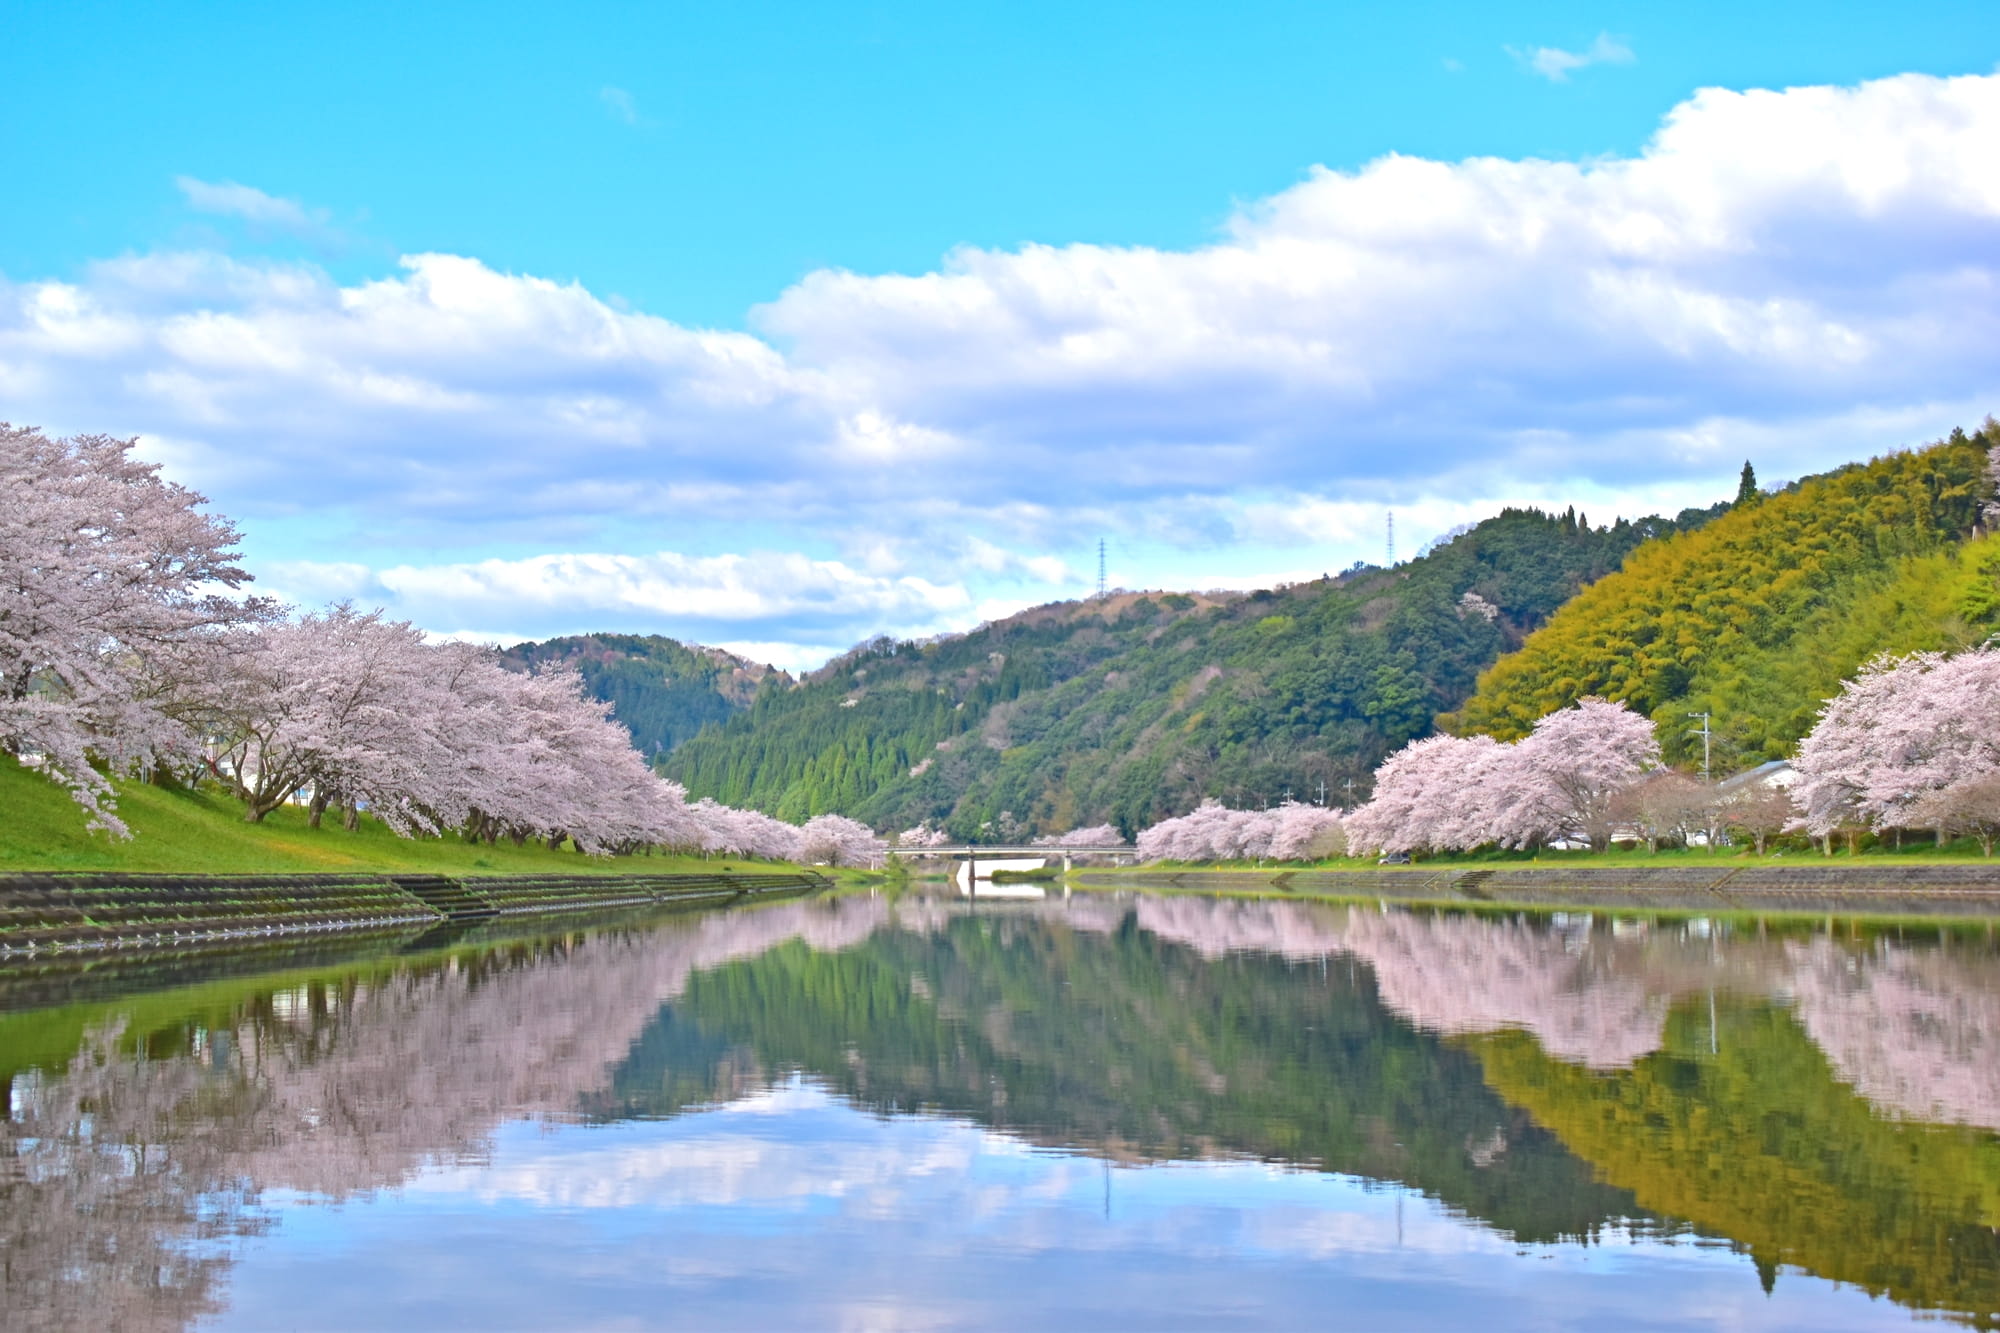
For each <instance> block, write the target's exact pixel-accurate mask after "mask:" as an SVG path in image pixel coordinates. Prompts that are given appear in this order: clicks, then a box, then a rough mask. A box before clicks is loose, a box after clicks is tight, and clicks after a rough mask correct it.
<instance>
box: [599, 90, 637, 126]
mask: <svg viewBox="0 0 2000 1333" xmlns="http://www.w3.org/2000/svg"><path fill="white" fill-rule="evenodd" d="M597 100H598V101H599V102H601V103H602V104H603V105H604V109H605V110H606V111H608V112H609V113H610V114H611V117H612V119H614V120H616V121H619V122H620V123H622V124H626V125H640V124H643V123H644V121H645V118H644V117H643V116H641V115H640V114H639V99H637V98H636V97H634V96H632V94H631V93H629V92H626V91H625V90H624V89H623V88H614V87H612V86H611V85H610V84H608V83H607V84H606V85H604V87H602V88H599V89H598V90H597Z"/></svg>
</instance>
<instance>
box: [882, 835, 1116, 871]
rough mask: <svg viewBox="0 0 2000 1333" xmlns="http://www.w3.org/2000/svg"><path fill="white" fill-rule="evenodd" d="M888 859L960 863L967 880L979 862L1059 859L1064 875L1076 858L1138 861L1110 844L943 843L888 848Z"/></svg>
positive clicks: (1008, 867) (977, 868)
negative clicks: (889, 857)
mask: <svg viewBox="0 0 2000 1333" xmlns="http://www.w3.org/2000/svg"><path fill="white" fill-rule="evenodd" d="M889 855H891V856H900V857H904V858H906V859H908V860H918V859H921V858H924V857H937V858H938V859H940V860H951V861H964V862H966V863H967V865H968V867H969V868H970V871H971V873H970V874H969V875H968V876H967V878H969V879H977V878H979V863H980V862H981V861H989V862H990V861H1003V862H1004V861H1018V860H1027V859H1028V858H1030V857H1034V858H1039V859H1040V860H1042V861H1053V860H1057V859H1060V860H1061V861H1062V868H1063V873H1064V874H1065V875H1067V874H1068V873H1069V871H1070V862H1071V860H1072V859H1073V858H1075V857H1079V856H1108V857H1113V858H1115V859H1118V860H1121V861H1137V860H1138V859H1139V852H1138V849H1137V848H1134V847H1132V846H1130V845H1129V844H1125V843H1114V844H1111V845H1109V846H1104V847H1051V846H1048V845H1046V844H1044V845H1042V846H1036V845H1034V844H1033V843H994V844H991V845H986V844H974V843H947V844H945V845H944V846H941V847H891V848H890V849H889ZM997 868H998V869H1002V870H1013V869H1017V868H1018V867H1015V866H1010V865H1002V866H999V867H997Z"/></svg>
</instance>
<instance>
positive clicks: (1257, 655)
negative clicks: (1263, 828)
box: [664, 505, 1727, 837]
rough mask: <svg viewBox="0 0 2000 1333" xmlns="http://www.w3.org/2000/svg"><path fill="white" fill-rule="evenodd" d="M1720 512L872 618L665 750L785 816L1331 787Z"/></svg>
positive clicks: (1030, 813) (882, 823)
mask: <svg viewBox="0 0 2000 1333" xmlns="http://www.w3.org/2000/svg"><path fill="white" fill-rule="evenodd" d="M1726 509H1727V506H1726V505H1717V506H1715V507H1714V508H1712V509H1704V510H1689V511H1686V512H1685V513H1683V514H1682V515H1680V516H1679V518H1677V519H1662V518H1652V519H1644V520H1640V521H1639V522H1636V523H1634V522H1626V521H1620V522H1619V523H1617V524H1615V525H1613V526H1609V527H1592V526H1591V525H1590V523H1589V522H1588V521H1587V520H1586V519H1584V518H1583V517H1581V516H1579V515H1577V514H1575V513H1574V512H1571V513H1567V514H1560V515H1556V514H1545V513H1542V512H1540V511H1537V510H1508V511H1506V512H1504V513H1502V514H1500V515H1499V516H1497V517H1495V518H1492V519H1489V520H1487V521H1486V522H1484V523H1481V524H1479V525H1478V526H1477V527H1476V528H1473V529H1472V530H1471V531H1469V532H1466V533H1464V534H1462V535H1459V536H1458V537H1457V538H1456V539H1455V540H1452V541H1450V542H1448V543H1446V544H1444V545H1441V546H1437V547H1436V548H1435V549H1433V550H1431V551H1430V552H1429V553H1428V554H1425V555H1423V556H1420V557H1419V558H1417V559H1415V560H1411V561H1409V562H1408V563H1406V564H1402V565H1399V566H1397V567H1396V568H1394V569H1388V570H1385V569H1378V568H1374V567H1365V566H1364V567H1357V568H1356V569H1354V570H1351V571H1349V572H1348V573H1346V574H1343V575H1341V576H1340V577H1338V578H1328V579H1320V580H1316V581H1313V582H1310V583H1302V584H1296V585H1292V586H1290V587H1283V588H1276V589H1269V590H1263V591H1258V592H1253V593H1249V594H1247V595H1245V594H1233V593H1230V594H1202V595H1191V594H1185V593H1172V594H1159V593H1154V594H1145V595H1140V594H1121V595H1118V596H1115V597H1109V598H1105V599H1103V600H1100V601H1090V602H1070V603H1058V604H1054V605H1050V606H1044V607H1038V608H1035V609H1034V610H1031V611H1026V612H1023V613H1021V614H1019V615H1017V616H1014V617H1011V618H1009V619H1007V620H1003V621H999V622H996V623H994V624H991V625H987V626H985V627H983V628H981V629H979V630H976V631H974V632H972V633H970V634H965V635H956V636H952V637H948V638H945V639H941V640H938V641H934V642H929V643H910V642H901V643H899V642H894V641H891V640H888V639H878V640H875V641H873V642H871V643H867V644H864V645H862V646H861V647H859V648H857V649H855V650H853V651H852V652H850V653H848V654H847V655H846V656H844V657H841V658H839V659H837V660H836V661H834V662H832V663H830V664H828V665H827V666H826V667H824V668H822V669H821V670H820V671H817V672H814V673H813V674H811V675H810V676H808V677H806V678H805V679H804V680H803V681H801V682H800V683H799V684H798V685H797V686H796V687H790V688H787V687H785V686H784V685H783V683H782V682H780V683H779V684H777V685H775V686H767V687H766V688H764V689H762V690H760V691H759V692H758V694H757V697H756V700H755V702H754V703H753V704H752V705H751V706H750V708H749V709H747V710H746V711H743V712H740V713H737V714H736V715H734V716H732V717H730V718H728V719H727V720H726V721H722V722H720V723H719V724H718V725H715V726H712V727H710V728H709V729H707V730H705V731H704V732H703V733H702V734H701V735H699V736H697V737H695V738H694V739H693V740H690V741H688V742H687V743H686V744H684V745H682V746H681V747H680V748H678V749H677V750H675V751H674V752H673V753H672V754H671V755H670V756H669V757H668V758H667V760H666V762H665V765H664V769H665V771H666V772H667V773H668V774H669V775H670V776H672V777H675V778H677V779H679V780H680V781H682V782H684V783H686V784H687V786H688V789H689V791H690V793H691V794H693V795H695V796H713V797H715V798H716V799H718V800H721V801H724V802H727V803H729V804H732V805H741V806H752V807H755V808H759V809H763V810H767V811H770V812H772V813H774V814H776V815H778V816H780V817H781V818H785V819H802V818H805V817H808V816H811V815H814V814H819V813H822V812H825V811H836V812H839V813H841V814H846V815H851V816H854V817H856V818H859V819H863V820H866V821H867V822H869V823H870V824H872V825H874V826H875V827H877V828H883V829H900V828H905V827H908V826H910V825H913V824H915V823H917V822H918V821H919V820H923V819H932V820H937V821H941V822H942V823H943V824H944V826H945V827H947V828H948V829H950V830H951V831H952V832H954V833H955V834H958V835H960V836H967V837H970V836H974V835H977V834H980V833H981V832H982V830H983V831H984V833H985V834H987V835H989V836H991V835H994V834H998V835H1001V836H1014V835H1018V834H1021V833H1029V832H1051V831H1057V830H1062V829H1068V828H1072V827H1078V826H1082V825H1087V824H1092V823H1096V822H1098V821H1101V820H1110V821H1112V822H1115V823H1117V824H1119V825H1121V826H1123V827H1124V828H1126V829H1127V830H1128V831H1129V830H1135V829H1137V828H1139V827H1142V826H1144V825H1146V824H1149V823H1152V822H1154V821H1155V820H1157V819H1160V818H1162V817H1164V816H1166V815H1169V814H1176V813H1180V812H1182V811H1185V810H1187V809H1189V808H1191V807H1192V806H1194V805H1195V804H1196V803H1197V802H1199V801H1200V800H1201V799H1202V798H1204V797H1209V796H1215V797H1221V798H1223V799H1225V800H1227V801H1229V802H1231V803H1232V804H1237V805H1259V804H1263V803H1265V802H1275V801H1278V800H1281V799H1283V797H1284V795H1285V794H1286V793H1287V792H1288V791H1289V792H1290V793H1291V794H1292V795H1294V796H1297V797H1301V798H1305V797H1308V796H1311V797H1313V798H1317V797H1318V796H1319V795H1320V794H1321V792H1322V790H1324V791H1325V793H1326V795H1327V796H1328V797H1329V798H1331V799H1338V798H1339V796H1340V794H1341V789H1342V787H1343V785H1344V784H1345V783H1347V782H1350V781H1352V782H1354V783H1355V784H1357V785H1360V784H1365V782H1366V781H1367V779H1368V776H1369V774H1370V773H1371V772H1372V771H1373V770H1374V767H1375V765H1376V764H1377V763H1379V762H1380V761H1381V759H1382V758H1383V757H1384V756H1385V755H1387V754H1388V753H1389V752H1391V751H1392V750H1395V749H1396V748H1398V747H1399V746H1401V745H1403V744H1404V743H1405V742H1407V741H1409V740H1410V739H1411V738H1413V737H1416V736H1421V735H1424V734H1426V733H1428V732H1429V731H1430V730H1431V727H1432V722H1433V719H1434V718H1435V717H1436V716H1437V714H1439V713H1440V712H1442V711H1445V710H1447V709H1451V708H1455V707H1457V706H1458V705H1459V704H1460V703H1461V702H1463V701H1464V700H1465V698H1466V697H1467V696H1468V695H1469V694H1470V693H1471V692H1472V689H1473V685H1474V683H1475V681H1476V679H1477V677H1478V675H1479V672H1480V671H1481V670H1483V669H1484V668H1486V667H1487V666H1489V665H1490V664H1491V663H1492V662H1494V661H1495V660H1496V659H1497V658H1498V657H1499V656H1500V655H1501V654H1502V653H1503V652H1506V651H1508V650H1509V649H1512V648H1514V647H1517V646H1518V645H1519V644H1520V643H1521V642H1522V641H1523V639H1524V638H1525V636H1526V635H1527V634H1528V633H1529V632H1530V631H1532V630H1534V629H1535V628H1536V627H1537V626H1539V625H1540V624H1541V623H1542V622H1543V621H1544V620H1546V619H1547V618H1548V617H1549V616H1550V615H1552V614H1554V613H1555V611H1556V610H1557V608H1558V607H1560V606H1562V605H1563V604H1564V603H1565V602H1566V601H1568V600H1569V599H1570V598H1571V597H1572V596H1574V595H1575V594H1576V592H1577V590H1578V589H1579V588H1582V587H1584V586H1585V585H1587V584H1589V583H1591V582H1592V581H1593V580H1596V579H1599V578H1602V577H1603V576H1604V575H1606V574H1609V573H1611V572H1612V571H1613V570H1616V569H1618V568H1619V566H1620V565H1621V563H1622V562H1623V561H1624V559H1625V557H1626V555H1627V554H1628V553H1629V552H1631V551H1632V550H1633V549H1634V548H1635V547H1638V546H1640V545H1641V544H1642V543H1645V542H1647V541H1649V540H1651V539H1654V538H1658V537H1662V536H1666V535H1668V534H1671V533H1675V532H1681V531H1692V530H1694V529H1696V528H1699V527H1700V526H1701V525H1703V524H1704V523H1706V522H1707V521H1708V520H1710V519H1711V518H1713V517H1715V516H1716V515H1717V514H1720V513H1722V512H1724V511H1725V510H1726Z"/></svg>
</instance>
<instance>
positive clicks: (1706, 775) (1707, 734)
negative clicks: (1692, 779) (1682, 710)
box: [1688, 713, 1715, 782]
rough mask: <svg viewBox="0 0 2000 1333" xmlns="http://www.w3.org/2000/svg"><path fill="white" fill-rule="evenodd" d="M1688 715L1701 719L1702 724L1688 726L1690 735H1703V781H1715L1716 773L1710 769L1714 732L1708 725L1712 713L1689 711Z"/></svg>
mask: <svg viewBox="0 0 2000 1333" xmlns="http://www.w3.org/2000/svg"><path fill="white" fill-rule="evenodd" d="M1688 716H1689V717H1698V718H1700V719H1701V725H1700V726H1698V727H1689V728H1688V735H1690V736H1699V737H1701V780H1702V781H1703V782H1713V781H1714V780H1715V774H1714V773H1713V772H1712V771H1710V769H1709V755H1710V751H1709V743H1710V741H1711V739H1712V738H1713V736H1714V733H1713V732H1712V731H1710V730H1709V725H1708V723H1709V717H1710V715H1709V714H1707V713H1689V714H1688Z"/></svg>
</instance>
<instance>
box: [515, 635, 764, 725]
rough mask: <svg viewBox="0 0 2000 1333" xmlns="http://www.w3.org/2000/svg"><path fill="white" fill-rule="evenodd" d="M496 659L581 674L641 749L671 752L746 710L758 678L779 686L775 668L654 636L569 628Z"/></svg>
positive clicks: (590, 688)
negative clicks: (562, 665)
mask: <svg viewBox="0 0 2000 1333" xmlns="http://www.w3.org/2000/svg"><path fill="white" fill-rule="evenodd" d="M501 660H502V661H503V662H505V663H507V664H508V665H510V666H514V667H518V668H521V669H523V670H525V669H527V668H528V667H531V666H538V665H541V664H543V663H548V662H560V663H566V664H568V665H570V666H574V667H576V668H577V669H578V670H579V671H580V672H582V673H583V681H584V684H585V686H587V687H588V688H589V690H590V692H591V693H592V694H594V695H596V696H597V697H598V698H600V699H607V700H609V701H610V702H611V707H612V712H613V714H614V715H615V716H616V717H617V719H618V720H619V721H620V722H622V723H624V724H625V729H626V730H627V731H630V732H631V733H632V744H633V745H634V746H636V747H637V748H638V750H639V752H640V753H641V754H648V755H652V754H659V753H661V752H663V751H667V750H672V749H673V748H674V747H675V746H677V745H679V744H680V743H681V742H683V741H685V740H687V739H688V738H689V737H691V736H694V735H695V734H697V733H698V732H700V731H701V729H702V728H703V727H705V726H709V725H712V724H715V723H720V722H725V721H727V720H728V719H729V718H731V717H733V716H734V715H735V714H737V713H739V712H741V711H743V710H744V709H746V708H748V707H749V706H750V704H751V701H752V700H754V699H755V698H756V697H757V691H758V689H759V687H760V686H762V685H763V684H764V683H765V682H766V681H770V682H772V683H774V684H776V685H780V686H787V685H790V684H791V683H792V678H791V677H790V676H789V675H787V674H786V673H784V672H782V671H780V670H778V669H777V668H776V667H770V666H762V665H760V664H758V663H756V662H750V661H746V660H744V659H743V658H740V657H737V656H735V655H734V654H731V653H726V652H724V651H723V650H722V649H720V648H703V647H700V646H691V645H688V644H683V643H679V642H677V641H675V640H673V639H667V638H662V637H660V636H659V635H657V634H653V635H645V636H641V635H636V634H577V635H571V636H569V637H567V638H561V639H548V640H545V641H543V642H541V643H522V644H516V645H515V646H514V647H512V648H509V649H507V650H506V651H505V652H503V653H502V654H501Z"/></svg>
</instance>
